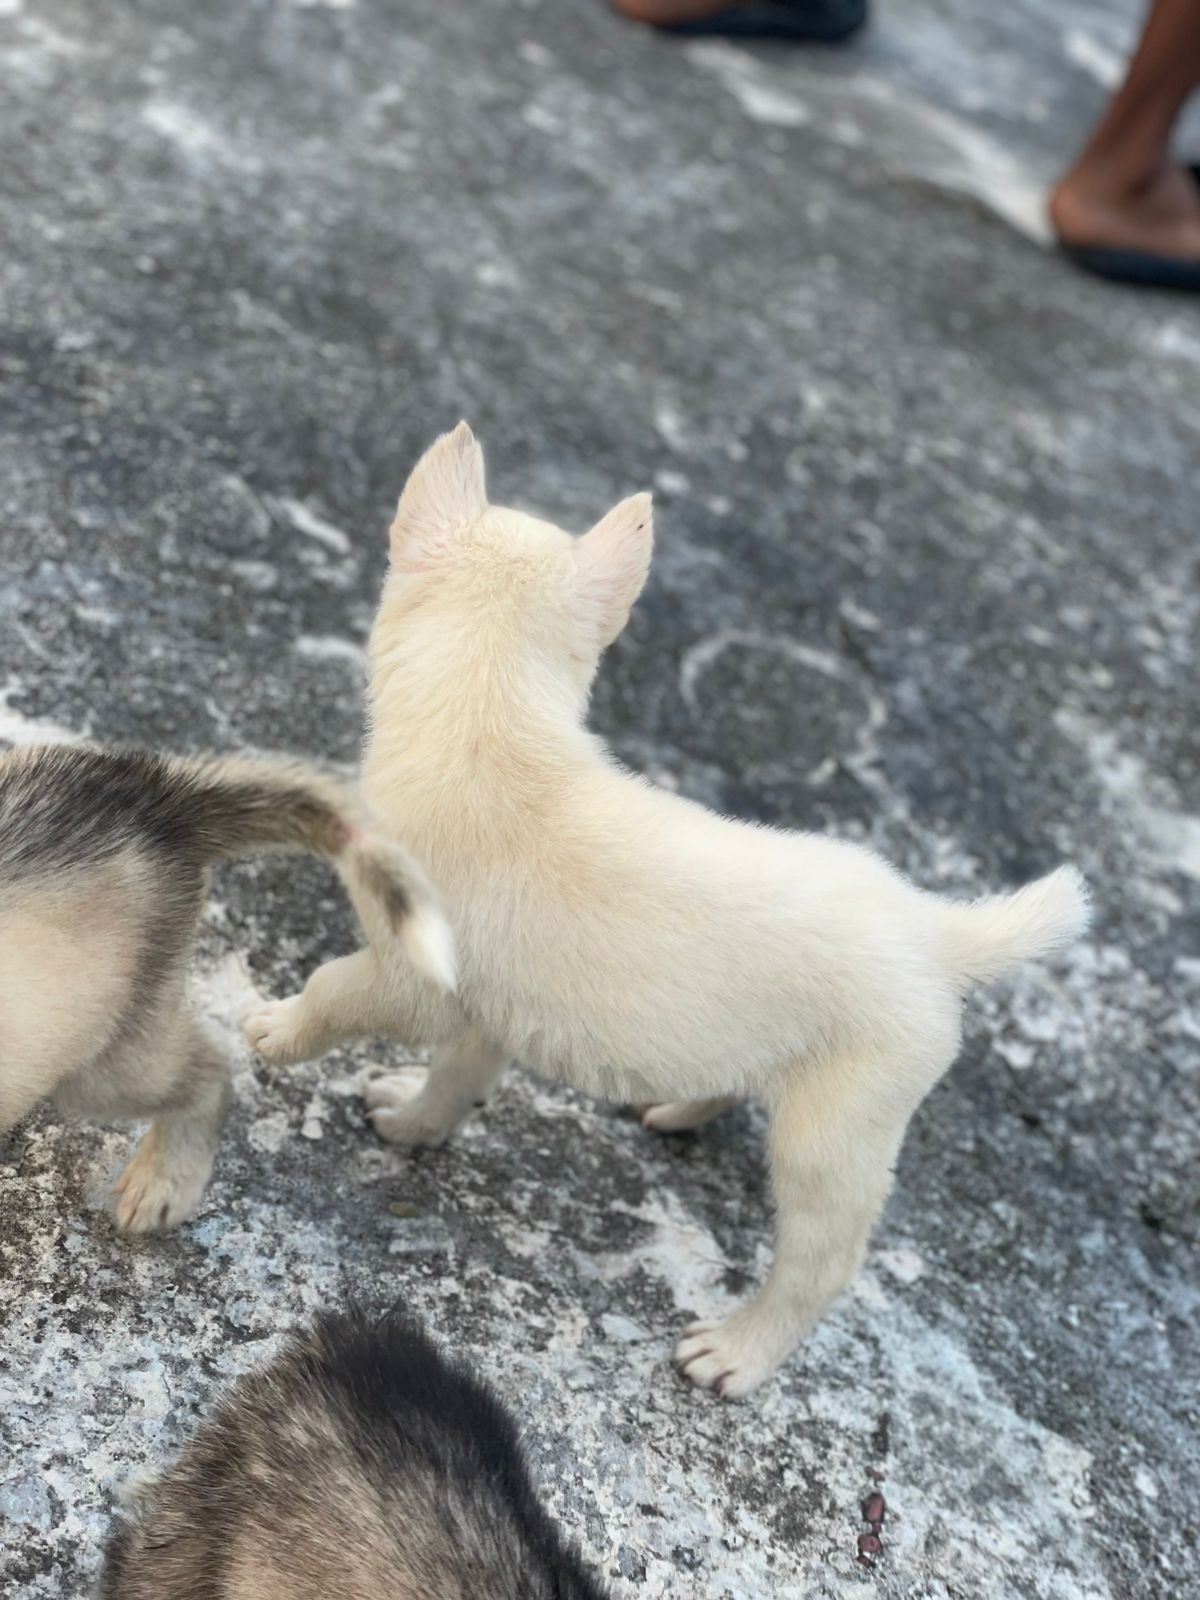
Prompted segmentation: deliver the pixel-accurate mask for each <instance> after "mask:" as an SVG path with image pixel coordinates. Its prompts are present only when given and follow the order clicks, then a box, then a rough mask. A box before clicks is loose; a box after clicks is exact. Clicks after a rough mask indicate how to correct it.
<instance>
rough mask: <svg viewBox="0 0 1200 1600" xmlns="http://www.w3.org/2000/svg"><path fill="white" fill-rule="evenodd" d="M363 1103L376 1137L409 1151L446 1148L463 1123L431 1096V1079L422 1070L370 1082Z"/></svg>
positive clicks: (364, 1090)
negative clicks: (364, 1102) (455, 1131)
mask: <svg viewBox="0 0 1200 1600" xmlns="http://www.w3.org/2000/svg"><path fill="white" fill-rule="evenodd" d="M363 1099H364V1100H365V1101H366V1104H367V1112H368V1115H369V1116H370V1118H371V1123H372V1125H373V1127H374V1129H375V1132H376V1133H377V1134H378V1135H379V1137H380V1138H381V1139H386V1140H387V1141H388V1143H389V1144H400V1145H405V1146H407V1147H408V1148H409V1149H416V1148H418V1147H419V1146H424V1147H425V1148H427V1149H436V1148H437V1147H438V1145H441V1144H445V1142H446V1140H447V1139H448V1138H449V1137H450V1135H451V1134H452V1133H453V1132H454V1130H455V1128H457V1127H458V1125H459V1123H460V1122H461V1121H462V1117H461V1116H459V1115H457V1114H456V1113H454V1112H453V1111H452V1110H451V1108H448V1107H446V1106H445V1105H442V1104H440V1103H439V1102H438V1100H437V1098H436V1096H435V1095H434V1094H431V1093H430V1075H429V1073H428V1071H426V1070H425V1069H424V1068H422V1067H407V1068H404V1069H403V1070H402V1071H400V1072H390V1073H388V1074H386V1076H384V1077H379V1078H371V1079H369V1080H368V1081H367V1083H366V1084H365V1085H364V1087H363Z"/></svg>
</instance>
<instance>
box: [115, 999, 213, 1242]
mask: <svg viewBox="0 0 1200 1600" xmlns="http://www.w3.org/2000/svg"><path fill="white" fill-rule="evenodd" d="M181 1021H182V1026H181V1027H180V1030H179V1034H178V1038H177V1043H176V1044H175V1049H176V1051H177V1052H178V1055H177V1060H178V1077H177V1079H176V1084H177V1097H176V1096H173V1097H172V1099H171V1103H170V1107H169V1109H165V1108H164V1109H162V1110H159V1111H158V1113H157V1115H156V1116H155V1118H154V1121H153V1122H152V1123H151V1124H150V1127H149V1128H148V1129H147V1130H146V1132H145V1134H143V1136H142V1142H141V1143H140V1144H139V1145H138V1147H137V1150H136V1151H135V1152H134V1155H133V1159H132V1160H131V1161H130V1163H129V1165H128V1166H127V1167H126V1168H125V1171H124V1172H123V1173H122V1174H121V1176H120V1178H119V1179H118V1180H117V1184H116V1188H115V1190H114V1197H113V1198H114V1207H113V1210H114V1215H115V1217H116V1223H117V1227H118V1228H120V1229H121V1231H122V1232H123V1233H151V1232H154V1231H156V1230H161V1229H166V1228H174V1227H177V1226H178V1224H179V1223H181V1222H183V1221H184V1220H185V1219H186V1218H187V1217H190V1216H191V1214H192V1212H193V1211H194V1210H195V1209H196V1207H197V1205H198V1204H199V1203H200V1197H201V1195H202V1194H203V1193H204V1190H205V1188H206V1187H207V1184H208V1180H209V1177H210V1176H211V1174H212V1168H213V1160H214V1158H215V1156H216V1152H217V1143H218V1141H219V1139H220V1137H221V1126H222V1124H223V1123H224V1121H225V1112H226V1110H227V1108H228V1105H229V1098H230V1089H229V1068H228V1062H227V1061H226V1059H225V1056H224V1053H223V1052H222V1051H221V1050H220V1049H219V1048H218V1047H217V1045H216V1043H215V1042H214V1041H213V1040H212V1039H211V1038H210V1037H209V1036H208V1034H207V1033H206V1032H205V1030H204V1028H203V1027H202V1026H201V1025H200V1023H198V1022H197V1021H196V1020H195V1018H193V1017H192V1016H190V1015H187V1016H186V1017H185V1018H183V1019H181ZM148 1109H149V1108H148Z"/></svg>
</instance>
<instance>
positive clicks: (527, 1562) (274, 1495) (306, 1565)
mask: <svg viewBox="0 0 1200 1600" xmlns="http://www.w3.org/2000/svg"><path fill="white" fill-rule="evenodd" d="M604 1593H605V1591H604V1590H603V1589H602V1588H601V1586H600V1585H599V1584H598V1583H597V1582H596V1580H595V1579H594V1578H592V1577H591V1576H590V1575H589V1573H588V1571H587V1569H586V1568H585V1567H584V1566H583V1564H582V1562H581V1560H580V1558H579V1555H578V1554H577V1552H576V1551H575V1550H574V1549H573V1548H572V1547H571V1546H570V1545H569V1544H568V1543H567V1542H566V1541H565V1540H564V1538H563V1536H562V1534H561V1533H560V1532H559V1530H558V1529H557V1528H556V1527H555V1525H554V1523H552V1522H551V1520H550V1518H549V1517H548V1516H547V1515H546V1513H545V1512H544V1511H543V1510H542V1508H541V1506H540V1505H539V1503H538V1501H537V1498H536V1496H535V1495H534V1492H533V1488H532V1486H531V1484H530V1481H529V1471H528V1468H527V1466H526V1464H525V1459H524V1455H523V1452H522V1450H521V1446H520V1441H519V1439H518V1435H517V1429H516V1427H515V1425H514V1423H513V1421H512V1418H511V1417H510V1416H509V1414H508V1412H507V1411H506V1410H505V1409H504V1408H503V1406H502V1405H501V1404H500V1402H499V1401H498V1400H497V1399H496V1397H495V1396H494V1395H493V1394H492V1393H491V1392H490V1391H489V1390H488V1389H487V1388H485V1387H484V1385H483V1384H481V1383H480V1382H479V1381H478V1380H477V1379H476V1378H474V1377H473V1376H471V1375H470V1374H469V1373H468V1372H467V1371H466V1369H465V1368H464V1367H462V1366H460V1365H457V1364H455V1363H452V1362H450V1361H448V1360H447V1359H446V1357H445V1356H443V1355H442V1354H441V1353H440V1352H439V1351H438V1349H437V1347H436V1346H435V1345H433V1344H432V1343H431V1342H430V1340H429V1339H428V1338H426V1337H425V1335H424V1334H422V1333H420V1332H418V1331H417V1329H416V1328H415V1327H413V1326H412V1325H411V1324H410V1323H407V1322H405V1321H404V1320H403V1319H401V1318H399V1317H396V1316H392V1317H389V1318H385V1319H381V1320H372V1319H370V1318H368V1317H365V1316H363V1315H361V1314H357V1313H350V1314H342V1315H337V1316H327V1317H324V1318H323V1319H321V1321H320V1322H318V1324H317V1326H316V1328H315V1329H314V1330H312V1331H311V1332H306V1333H302V1334H297V1335H294V1336H293V1337H292V1339H291V1340H290V1342H289V1343H288V1344H287V1346H286V1347H285V1349H284V1350H283V1352H282V1353H281V1354H280V1355H278V1356H276V1357H275V1359H274V1360H273V1361H270V1362H269V1363H267V1364H266V1365H265V1366H263V1367H260V1368H258V1369H257V1370H256V1371H254V1372H252V1373H250V1374H249V1375H248V1376H247V1377H244V1378H242V1379H240V1380H239V1382H237V1383H236V1384H234V1386H233V1388H232V1389H231V1390H230V1392H229V1393H228V1394H227V1395H226V1396H225V1398H224V1399H223V1400H222V1401H221V1402H220V1403H219V1404H218V1406H217V1407H216V1409H215V1411H214V1413H213V1414H212V1415H211V1416H210V1417H208V1418H206V1419H205V1421H204V1422H203V1423H202V1424H201V1425H200V1428H199V1430H198V1432H197V1433H196V1435H195V1437H194V1438H193V1439H192V1440H191V1442H190V1443H189V1444H187V1445H186V1446H185V1448H184V1450H183V1452H182V1454H181V1455H180V1457H179V1459H178V1460H177V1461H176V1462H175V1463H174V1465H172V1466H171V1467H169V1468H168V1469H167V1471H166V1472H165V1473H164V1474H163V1475H162V1476H161V1477H160V1478H158V1479H157V1480H156V1481H151V1482H149V1483H143V1484H141V1485H139V1486H138V1487H137V1488H135V1489H134V1490H133V1491H132V1493H131V1494H130V1496H129V1498H128V1500H127V1502H126V1504H125V1505H124V1506H123V1507H122V1509H121V1511H120V1512H119V1513H118V1518H117V1523H116V1527H115V1531H114V1533H113V1535H112V1537H111V1539H110V1541H109V1545H108V1549H107V1553H106V1561H105V1567H104V1572H103V1576H102V1578H101V1580H100V1591H99V1597H98V1600H382V1597H383V1596H387V1600H604Z"/></svg>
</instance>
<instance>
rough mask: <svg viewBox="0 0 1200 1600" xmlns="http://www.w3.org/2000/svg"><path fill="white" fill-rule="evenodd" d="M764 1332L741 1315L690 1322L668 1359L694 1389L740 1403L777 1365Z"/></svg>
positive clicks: (745, 1316)
mask: <svg viewBox="0 0 1200 1600" xmlns="http://www.w3.org/2000/svg"><path fill="white" fill-rule="evenodd" d="M764 1331H765V1330H760V1329H759V1327H758V1326H757V1325H756V1319H755V1318H754V1317H753V1316H751V1315H747V1314H746V1313H744V1312H738V1313H736V1314H735V1315H734V1316H732V1317H727V1318H726V1320H725V1321H724V1322H693V1323H692V1325H691V1326H690V1327H689V1328H685V1329H684V1330H683V1337H682V1338H681V1339H680V1341H679V1343H678V1344H677V1345H676V1346H675V1354H674V1356H673V1357H672V1360H673V1361H674V1362H675V1365H676V1366H677V1367H678V1368H679V1370H680V1372H681V1373H682V1374H683V1375H684V1377H685V1378H687V1379H688V1381H689V1382H691V1383H694V1384H695V1385H696V1387H697V1388H699V1389H712V1390H713V1391H714V1392H715V1393H716V1394H718V1395H720V1397H721V1399H722V1400H740V1399H741V1398H742V1396H743V1395H747V1394H749V1393H750V1391H751V1389H757V1387H758V1385H759V1384H760V1383H762V1382H763V1381H764V1379H766V1378H769V1377H770V1376H771V1374H772V1373H773V1372H774V1371H775V1369H776V1367H777V1366H778V1365H779V1362H780V1359H781V1358H780V1357H779V1356H777V1355H775V1354H774V1353H773V1352H772V1350H771V1347H770V1341H769V1340H768V1339H767V1338H765V1337H763V1332H764Z"/></svg>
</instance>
